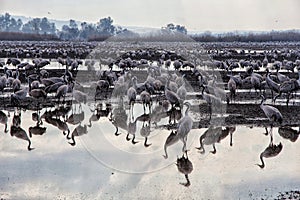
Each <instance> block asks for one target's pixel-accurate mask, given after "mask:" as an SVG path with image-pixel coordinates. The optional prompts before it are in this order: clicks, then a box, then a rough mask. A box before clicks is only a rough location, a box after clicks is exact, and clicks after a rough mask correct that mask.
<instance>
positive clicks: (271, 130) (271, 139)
mask: <svg viewBox="0 0 300 200" xmlns="http://www.w3.org/2000/svg"><path fill="white" fill-rule="evenodd" d="M270 144H273V126H271V129H270Z"/></svg>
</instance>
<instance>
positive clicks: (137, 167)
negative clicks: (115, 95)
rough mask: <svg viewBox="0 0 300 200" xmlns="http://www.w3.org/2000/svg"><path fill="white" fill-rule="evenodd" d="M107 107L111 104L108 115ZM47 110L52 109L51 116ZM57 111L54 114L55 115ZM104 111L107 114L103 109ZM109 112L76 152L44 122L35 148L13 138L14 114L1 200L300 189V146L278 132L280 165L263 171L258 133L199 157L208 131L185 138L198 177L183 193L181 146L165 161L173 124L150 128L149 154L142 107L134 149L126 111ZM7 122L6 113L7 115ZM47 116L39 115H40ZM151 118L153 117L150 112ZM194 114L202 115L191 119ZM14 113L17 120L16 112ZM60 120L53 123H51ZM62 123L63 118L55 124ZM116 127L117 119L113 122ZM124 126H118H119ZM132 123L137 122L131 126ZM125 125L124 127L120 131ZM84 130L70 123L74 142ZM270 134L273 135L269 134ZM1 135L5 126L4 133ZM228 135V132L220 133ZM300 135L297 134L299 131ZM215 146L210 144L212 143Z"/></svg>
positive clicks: (269, 164) (25, 123)
mask: <svg viewBox="0 0 300 200" xmlns="http://www.w3.org/2000/svg"><path fill="white" fill-rule="evenodd" d="M109 106H110V105H109V104H107V108H109V109H108V110H109V111H111V110H110V107H109ZM94 107H95V105H93V104H92V103H89V104H87V105H83V106H82V110H83V111H84V120H83V121H81V122H80V124H81V125H82V126H83V127H84V125H89V119H90V117H91V116H92V114H93V113H92V111H91V109H93V108H94ZM118 109H119V111H120V110H122V109H125V113H126V114H125V115H123V116H122V118H121V119H123V121H125V123H123V125H120V128H119V133H121V134H120V135H119V136H116V135H115V130H116V129H115V126H114V125H113V124H112V122H113V121H114V120H116V116H117V115H116V113H117V111H116V110H118ZM47 110H48V111H49V110H50V109H49V108H48V109H47ZM52 110H53V108H52ZM102 110H106V106H105V104H103V107H102ZM112 110H113V111H112V112H113V113H114V115H112V116H111V112H110V113H106V114H107V117H100V119H99V120H97V121H92V126H91V127H87V133H86V134H83V135H81V136H77V137H74V140H75V141H76V144H75V145H74V146H71V145H70V144H69V143H72V139H67V135H64V134H63V132H62V130H59V129H58V127H57V126H54V125H51V124H49V120H48V122H47V120H46V119H45V118H43V117H42V121H43V124H42V125H40V126H41V127H46V128H47V130H46V132H45V133H44V134H43V135H32V138H30V140H31V143H32V144H31V147H33V148H35V149H34V150H31V151H28V150H27V146H28V142H27V141H24V140H20V139H18V138H16V137H12V136H11V135H10V130H11V124H12V121H13V113H12V112H11V113H10V115H11V116H10V117H9V118H8V129H9V132H8V133H4V132H3V131H2V132H1V134H0V143H1V145H0V148H1V152H0V157H1V163H0V171H1V175H0V197H1V198H3V199H40V198H42V199H64V198H66V199H132V198H134V199H139V198H141V199H261V198H269V199H273V198H275V197H277V196H278V195H279V192H284V191H290V190H299V185H300V171H299V166H300V155H299V151H298V149H299V148H300V144H299V141H298V140H297V139H298V138H296V141H294V142H292V141H290V140H287V139H284V138H283V137H282V136H280V135H279V134H278V128H273V143H274V144H279V143H280V142H281V143H282V146H283V148H282V151H281V152H280V153H279V154H278V155H277V156H275V157H272V158H265V159H264V161H265V168H264V169H261V168H260V167H258V166H257V165H256V164H258V163H260V159H259V156H260V154H261V153H262V152H263V151H264V150H265V149H266V148H267V147H268V146H269V143H270V136H269V135H265V134H264V133H265V129H264V128H261V127H253V128H250V127H246V126H237V127H236V130H235V131H234V132H233V134H232V143H233V144H232V146H230V134H227V135H224V136H223V137H224V138H222V140H220V141H219V142H216V143H215V147H216V153H215V154H213V153H210V151H212V150H213V146H212V145H205V144H204V148H205V150H206V151H205V153H204V154H201V153H200V151H199V150H197V149H195V147H199V137H200V136H201V135H202V134H203V133H204V132H205V131H206V130H207V128H201V129H192V130H191V132H190V133H189V134H188V139H187V149H188V150H189V151H188V152H187V155H188V159H189V160H190V161H191V162H192V165H193V170H192V172H191V173H190V174H189V175H188V177H189V180H190V183H191V185H190V186H189V187H185V186H183V185H181V184H180V183H185V182H186V179H185V177H184V175H183V174H182V173H180V172H179V171H178V169H177V166H176V164H175V163H176V160H177V157H181V156H182V155H183V153H182V147H183V143H182V142H181V141H180V140H179V141H178V142H177V143H175V144H174V145H172V146H169V147H168V149H167V151H168V155H169V157H168V158H167V159H165V158H164V157H163V156H162V155H164V154H165V153H164V149H163V147H164V144H165V141H166V139H167V137H168V135H169V134H170V132H171V130H168V128H163V126H161V125H164V124H168V123H169V122H168V121H169V120H168V118H163V119H162V120H160V121H159V122H158V127H159V128H155V125H154V124H153V123H152V122H150V124H151V125H150V130H151V132H150V135H149V136H148V141H147V143H148V144H151V146H149V147H145V146H144V140H145V138H144V137H143V136H141V135H140V130H141V127H142V126H143V121H145V122H144V127H145V126H146V125H147V124H148V121H147V120H143V119H142V118H138V116H142V115H143V108H142V105H139V104H136V105H135V107H134V112H133V117H134V119H137V118H138V119H140V121H137V122H136V132H135V135H136V138H135V141H137V142H138V143H136V144H132V142H131V141H132V137H133V135H132V134H131V135H130V136H129V138H130V139H131V141H127V140H126V135H127V132H128V131H127V130H128V129H127V128H128V126H127V125H128V123H129V119H130V118H131V117H132V116H131V114H130V113H129V107H128V106H125V107H122V106H121V107H120V105H119V104H116V105H115V104H113V105H112ZM3 112H4V113H5V114H7V111H3ZM45 112H46V109H42V110H41V115H43V114H44V113H45ZM72 112H73V113H79V112H80V108H79V107H78V105H77V106H76V111H75V105H73V110H71V111H70V112H69V113H68V114H67V116H70V115H71V114H72ZM146 112H148V110H147V109H146ZM193 112H197V111H195V110H194V111H193ZM16 113H17V112H16ZM32 113H33V111H28V110H27V111H21V126H20V127H21V128H23V129H24V130H25V131H26V133H27V135H28V134H29V132H28V129H29V127H31V126H35V125H36V122H35V121H33V120H32ZM53 118H55V119H56V117H53ZM57 119H59V120H60V121H62V122H63V121H64V120H63V117H59V118H57ZM111 119H113V120H112V121H111ZM119 121H120V120H119ZM131 122H133V121H131ZM119 124H120V123H119ZM78 125H79V124H76V125H72V124H70V123H67V126H68V128H69V129H70V134H71V133H72V132H73V130H74V129H75V128H76V127H77V126H78ZM268 128H269V127H268ZM0 129H1V130H3V129H4V125H2V124H1V125H0ZM222 129H223V130H225V127H222ZM294 130H295V131H296V132H297V130H298V127H294ZM212 140H213V139H212Z"/></svg>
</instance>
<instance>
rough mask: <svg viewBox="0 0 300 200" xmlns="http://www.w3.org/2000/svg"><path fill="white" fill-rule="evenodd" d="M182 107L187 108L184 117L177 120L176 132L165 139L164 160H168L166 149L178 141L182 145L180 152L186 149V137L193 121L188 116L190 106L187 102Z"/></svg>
mask: <svg viewBox="0 0 300 200" xmlns="http://www.w3.org/2000/svg"><path fill="white" fill-rule="evenodd" d="M183 105H185V106H187V108H186V111H185V115H184V117H182V118H181V119H180V120H179V122H178V124H177V128H176V130H175V131H172V132H171V134H170V135H169V136H168V137H167V139H166V142H165V145H164V151H165V155H164V158H165V159H167V158H168V153H167V147H168V146H171V145H173V144H175V143H176V142H178V141H179V140H181V141H182V143H183V147H182V152H185V151H187V149H186V143H187V136H188V134H189V132H190V131H191V129H192V126H193V120H192V118H191V117H190V116H189V110H190V107H191V104H190V103H189V102H185V103H184V104H183Z"/></svg>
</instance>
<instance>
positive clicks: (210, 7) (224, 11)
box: [0, 0, 300, 31]
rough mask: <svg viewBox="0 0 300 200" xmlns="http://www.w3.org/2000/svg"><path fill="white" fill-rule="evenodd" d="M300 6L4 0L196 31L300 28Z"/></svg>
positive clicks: (199, 0)
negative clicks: (171, 24)
mask: <svg viewBox="0 0 300 200" xmlns="http://www.w3.org/2000/svg"><path fill="white" fill-rule="evenodd" d="M87 2H88V3H87ZM299 8H300V1H299V0H284V1H282V0H89V1H87V0H63V1H62V0H51V1H50V0H47V1H46V0H26V1H25V0H0V13H1V14H4V13H5V12H8V13H10V14H12V15H21V16H27V17H29V16H30V17H48V18H50V19H59V20H69V19H75V20H79V21H87V22H93V23H94V22H97V21H98V20H99V19H100V18H103V17H107V16H111V17H112V18H113V20H114V24H118V25H122V26H141V27H155V28H160V27H162V26H165V25H166V24H168V23H174V24H180V25H184V26H186V28H187V29H188V30H197V31H234V30H253V31H265V30H287V29H300V12H299Z"/></svg>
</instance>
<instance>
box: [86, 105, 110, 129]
mask: <svg viewBox="0 0 300 200" xmlns="http://www.w3.org/2000/svg"><path fill="white" fill-rule="evenodd" d="M95 107H96V108H95V109H91V112H92V113H93V114H92V116H91V117H90V119H89V125H88V127H92V122H96V121H99V119H100V117H107V116H108V115H109V113H110V112H111V104H109V103H106V106H105V109H104V108H103V107H104V106H103V103H98V104H97V105H96V106H95Z"/></svg>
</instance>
